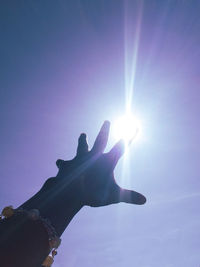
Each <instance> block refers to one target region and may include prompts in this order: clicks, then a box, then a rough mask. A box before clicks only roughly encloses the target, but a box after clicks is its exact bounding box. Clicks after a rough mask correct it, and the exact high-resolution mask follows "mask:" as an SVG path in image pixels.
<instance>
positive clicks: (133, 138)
mask: <svg viewBox="0 0 200 267" xmlns="http://www.w3.org/2000/svg"><path fill="white" fill-rule="evenodd" d="M138 133H139V129H138V128H137V129H136V131H135V134H134V136H133V137H132V138H131V140H130V141H129V142H128V146H130V145H131V144H132V142H133V141H134V140H135V138H136V137H137V135H138Z"/></svg>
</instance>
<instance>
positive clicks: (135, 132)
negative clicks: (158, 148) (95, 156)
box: [112, 114, 141, 145]
mask: <svg viewBox="0 0 200 267" xmlns="http://www.w3.org/2000/svg"><path fill="white" fill-rule="evenodd" d="M112 128H113V129H112V133H113V136H114V138H115V139H116V140H120V139H123V140H124V142H125V144H127V145H128V144H129V143H131V142H132V141H136V140H138V139H139V136H140V134H141V123H140V121H139V120H138V119H137V118H135V117H134V116H133V115H132V114H128V115H124V116H121V117H119V118H117V119H116V120H115V121H114V123H113V127H112Z"/></svg>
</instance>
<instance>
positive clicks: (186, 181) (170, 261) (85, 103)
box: [0, 0, 200, 267]
mask: <svg viewBox="0 0 200 267" xmlns="http://www.w3.org/2000/svg"><path fill="white" fill-rule="evenodd" d="M199 14H200V2H199V1H198V0H191V1H189V0H166V1H160V0H149V1H148V0H146V1H145V0H144V1H143V0H138V1H137V0H132V1H131V0H130V1H128V0H127V1H126V0H124V1H122V0H82V1H81V0H80V1H78V0H74V1H71V0H69V1H65V0H57V1H55V0H34V1H33V0H28V1H21V0H19V1H6V0H2V1H1V2H0V125H1V128H0V129H1V130H0V148H1V153H0V161H1V168H0V177H1V178H0V179H1V187H0V207H2V208H3V207H4V206H7V205H13V206H14V207H17V206H19V205H21V204H22V203H23V202H24V201H26V200H27V199H28V198H30V197H31V196H32V195H33V194H34V193H36V192H37V191H38V190H39V189H40V187H41V186H42V184H43V183H44V181H45V180H46V179H47V178H49V177H52V176H55V175H56V173H57V168H56V165H55V162H56V160H57V159H58V158H63V159H71V158H73V157H74V155H75V152H76V146H77V139H78V136H79V134H80V133H82V132H86V133H87V134H88V141H89V144H90V146H92V144H93V142H94V140H95V136H96V134H97V133H98V131H99V128H100V126H101V124H102V123H103V121H104V120H106V119H108V120H110V121H111V123H112V122H113V121H114V120H115V119H116V118H117V117H118V116H120V115H122V114H124V112H125V110H126V108H127V106H128V108H129V109H131V110H132V111H133V112H134V114H136V116H137V117H138V118H139V119H140V121H141V125H142V137H141V138H140V140H138V142H135V143H133V144H132V146H131V148H130V150H129V151H128V154H127V155H125V157H124V158H123V159H121V161H120V162H119V164H118V166H117V168H116V170H115V177H116V180H117V182H118V183H119V184H120V185H121V186H125V187H126V188H129V189H133V190H136V191H138V192H141V193H142V194H144V195H145V196H146V197H147V203H146V204H145V205H143V206H136V205H130V204H124V203H121V204H117V205H111V206H107V207H102V208H91V207H84V208H83V209H82V210H81V211H80V212H79V213H78V214H77V215H76V216H75V217H74V219H73V220H72V222H71V223H70V225H69V226H68V228H67V229H66V231H65V233H64V234H63V236H62V244H61V246H60V248H59V251H58V256H56V260H55V263H54V267H66V266H68V267H79V266H81V267H93V266H96V267H101V266H104V267H114V266H115V267H129V266H131V267H132V266H133V267H160V266H162V267H198V266H200V253H199V248H200V230H199V225H200V213H199V211H200V210H199V201H200V179H199V171H200V142H199V136H200V125H199V114H200V86H199V84H200V45H199V43H200V16H199ZM114 143H115V140H114V138H113V136H112V133H111V136H110V139H109V144H108V147H107V150H109V148H110V147H111V146H112V145H113V144H114Z"/></svg>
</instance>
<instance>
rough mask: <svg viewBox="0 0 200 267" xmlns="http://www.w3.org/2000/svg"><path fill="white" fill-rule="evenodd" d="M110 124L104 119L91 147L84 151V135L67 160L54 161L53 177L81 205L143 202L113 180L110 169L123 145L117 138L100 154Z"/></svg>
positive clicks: (96, 205)
mask: <svg viewBox="0 0 200 267" xmlns="http://www.w3.org/2000/svg"><path fill="white" fill-rule="evenodd" d="M109 129H110V123H109V122H108V121H105V122H104V124H103V126H102V127H101V130H100V132H99V134H98V136H97V138H96V140H95V143H94V145H93V147H92V149H91V150H90V151H89V150H88V144H87V140H86V134H81V135H80V137H79V140H78V148H77V154H76V157H75V158H74V159H72V160H70V161H64V160H61V159H59V160H57V162H56V164H57V166H58V168H59V171H58V174H57V179H61V180H63V181H65V182H64V183H63V186H64V187H70V188H71V189H70V190H73V194H77V195H78V196H77V197H78V198H80V199H81V202H82V204H83V205H89V206H92V207H99V206H104V205H109V204H113V203H119V202H126V203H132V204H139V205H141V204H144V203H145V202H146V198H145V197H144V196H143V195H142V194H140V193H137V192H135V191H131V190H126V189H123V188H121V187H119V186H118V185H117V184H116V182H115V179H114V174H113V171H114V168H115V166H116V164H117V162H118V160H119V159H120V157H121V156H122V155H123V152H124V144H123V141H122V140H121V141H119V142H118V143H117V144H116V145H115V146H114V147H113V148H112V149H111V150H110V152H108V153H103V152H104V149H105V147H106V145H107V141H108V135H109Z"/></svg>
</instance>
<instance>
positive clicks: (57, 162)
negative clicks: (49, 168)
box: [56, 159, 64, 169]
mask: <svg viewBox="0 0 200 267" xmlns="http://www.w3.org/2000/svg"><path fill="white" fill-rule="evenodd" d="M63 162H64V160H62V159H57V160H56V166H57V167H58V169H60V167H61V165H62V163H63Z"/></svg>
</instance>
